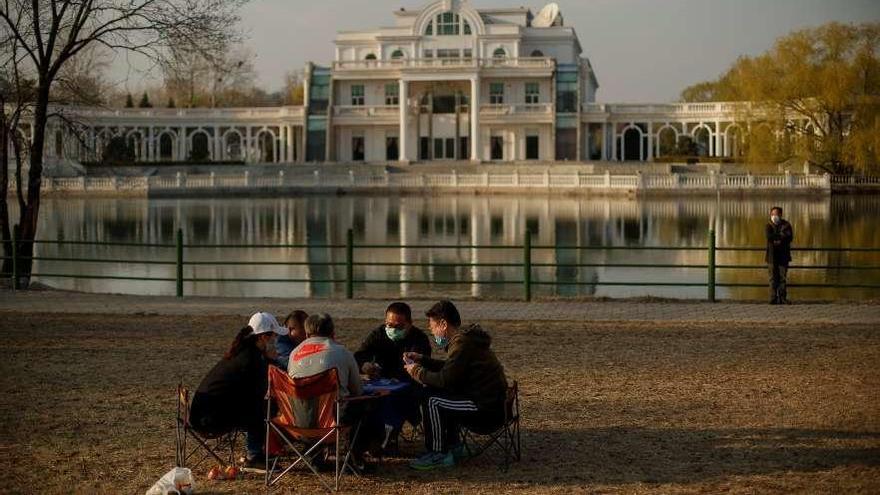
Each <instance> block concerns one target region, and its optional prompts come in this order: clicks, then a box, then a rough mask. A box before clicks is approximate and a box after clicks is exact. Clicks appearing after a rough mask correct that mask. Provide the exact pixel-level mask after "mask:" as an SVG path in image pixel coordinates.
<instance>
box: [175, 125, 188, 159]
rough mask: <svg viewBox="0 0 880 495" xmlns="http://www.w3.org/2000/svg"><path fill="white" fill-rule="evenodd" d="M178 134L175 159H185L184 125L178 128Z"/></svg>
mask: <svg viewBox="0 0 880 495" xmlns="http://www.w3.org/2000/svg"><path fill="white" fill-rule="evenodd" d="M178 136H180V139H178V140H177V160H178V161H183V160H185V159H186V127H181V128H180V129H179V130H178Z"/></svg>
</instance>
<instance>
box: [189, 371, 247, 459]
mask: <svg viewBox="0 0 880 495" xmlns="http://www.w3.org/2000/svg"><path fill="white" fill-rule="evenodd" d="M190 406H191V404H190V392H189V389H187V388H186V387H184V386H183V384H178V385H177V436H176V446H177V453H176V463H177V466H178V467H188V468H190V469H195V468H196V467H198V466H199V465H200V464H201V463H203V462H204V461H205V460H206V459H210V458H214V459H215V460H217V462H219V463H220V465H221V466H234V465H235V444H236V441H237V440H238V436H239V433H240V432H239V430H232V431H229V432H226V433H222V434H216V435H210V434H206V433H204V432H198V431H196V430H195V429H193V427H192V423H190V416H189V414H190ZM187 438H192V439H193V440H195V442H196V445H195V446H193V448H192V450H190V449H188V447H187ZM227 449H228V452H229V457H228V458H224V457H221V455H225V453H226V451H227ZM197 453H201V454H202V455H201V456H200V457H199V459H198V460H197V461H195V462H193V459H195V458H196V454H197Z"/></svg>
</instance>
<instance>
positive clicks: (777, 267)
mask: <svg viewBox="0 0 880 495" xmlns="http://www.w3.org/2000/svg"><path fill="white" fill-rule="evenodd" d="M765 231H766V234H767V253H766V255H765V258H764V261H766V262H767V269H768V271H769V275H770V304H791V302H789V300H788V292H787V290H786V283H787V279H788V265H789V263H791V241H792V239H794V231H793V230H792V228H791V224H790V223H788V222H787V221H786V220H785V219H783V218H782V208H780V207H778V206H774V207H773V208H771V209H770V221H769V222H767V226H766V227H765Z"/></svg>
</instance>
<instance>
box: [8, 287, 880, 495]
mask: <svg viewBox="0 0 880 495" xmlns="http://www.w3.org/2000/svg"><path fill="white" fill-rule="evenodd" d="M4 301H5V302H4V303H3V307H6V304H7V303H8V299H6V298H4ZM115 304H116V303H115V302H114V301H113V300H112V299H111V300H108V302H107V305H106V306H105V309H106V310H107V311H110V312H112V313H113V314H112V315H102V314H99V313H98V312H95V313H93V314H85V315H82V314H81V315H65V314H56V313H54V312H49V311H43V310H42V309H43V306H40V311H36V312H33V311H32V312H0V339H2V341H3V343H4V346H3V347H4V350H5V356H4V359H3V360H0V376H2V378H0V448H2V454H3V459H4V461H3V465H4V466H5V473H6V474H7V476H6V481H5V482H4V486H3V489H2V490H0V491H4V492H12V493H72V492H76V493H94V492H97V493H142V492H143V491H144V490H146V488H147V487H148V486H149V485H150V484H151V483H152V482H153V481H154V480H155V479H156V478H157V477H158V476H159V475H161V474H162V473H164V472H165V471H166V470H167V469H168V468H169V467H170V466H171V465H172V463H173V457H174V454H173V452H174V446H173V428H174V387H175V386H176V384H177V382H178V380H180V379H183V380H184V382H186V383H189V384H191V385H196V384H197V383H198V381H199V379H200V378H201V376H202V375H203V374H204V373H205V372H206V371H207V370H208V369H209V368H210V366H211V365H212V364H213V363H214V362H215V361H216V360H217V359H218V358H219V357H220V355H221V354H222V352H223V350H224V348H225V347H226V346H227V345H228V343H229V341H230V340H231V339H232V336H233V334H234V332H235V331H236V329H238V328H239V327H240V326H241V325H242V324H243V323H244V321H245V319H244V318H242V317H240V316H208V315H207V314H214V313H207V314H206V315H205V316H186V315H132V314H131V313H129V311H130V310H131V309H132V308H127V307H126V308H125V310H124V311H119V308H118V307H116V306H115ZM695 306H701V305H695ZM358 307H359V306H358ZM465 307H466V306H465ZM740 307H746V308H748V307H749V306H748V305H745V306H743V305H740ZM273 308H274V307H273ZM755 308H756V309H763V308H762V307H757V306H755ZM91 309H92V310H94V308H91ZM222 309H223V310H224V311H222V312H223V313H225V312H226V311H227V310H228V311H230V312H234V313H238V312H239V311H243V310H245V309H246V308H244V307H238V306H234V305H232V306H224V307H223V308H222ZM179 310H180V309H179V308H175V309H174V311H179ZM379 311H380V312H381V309H380V310H379ZM463 312H464V311H463ZM372 313H375V308H371V309H370V314H372ZM347 314H348V313H346V315H347ZM464 314H465V316H466V319H468V320H469V319H470V318H469V317H467V316H469V314H468V313H466V312H464ZM745 316H748V315H745ZM377 321H378V320H363V319H358V320H354V319H342V320H340V321H339V322H338V328H339V334H340V339H341V340H342V342H343V343H345V344H346V345H348V346H349V347H351V346H353V345H356V344H357V342H358V341H359V340H360V339H361V338H362V337H363V336H364V335H365V334H366V332H367V331H368V329H370V328H371V327H372V326H373V325H374V324H376V323H377ZM529 321H531V322H533V323H522V322H512V321H497V320H496V321H483V323H484V326H485V327H486V328H488V329H489V330H490V331H491V333H492V334H493V336H494V339H495V343H494V347H495V348H496V352H497V353H498V355H499V357H500V359H501V360H502V362H503V363H504V364H505V366H506V369H507V372H508V376H509V378H510V379H516V380H518V381H519V382H520V384H521V388H522V409H523V415H524V420H523V421H524V423H523V428H524V432H523V448H524V458H523V461H522V462H521V463H519V464H517V465H514V467H513V468H512V469H511V470H510V471H509V472H508V473H500V472H499V471H498V470H496V469H495V468H494V467H493V466H492V465H490V464H489V463H488V461H485V460H479V461H475V462H474V463H472V464H470V465H466V466H462V467H458V468H456V469H455V470H454V471H452V472H449V471H446V472H439V473H438V472H434V473H428V474H424V473H416V472H413V471H411V470H409V469H408V468H407V467H406V459H403V458H401V459H391V460H389V461H387V462H386V463H385V465H383V466H382V468H381V470H380V472H379V473H378V474H376V475H375V476H372V477H370V478H367V479H364V480H360V481H351V480H349V484H348V485H347V487H346V490H345V491H347V492H351V493H354V492H360V493H416V494H422V493H424V494H428V493H438V492H439V493H465V492H466V493H526V492H529V493H572V492H597V491H599V492H603V493H697V492H714V493H717V492H732V493H755V492H780V491H797V492H825V493H831V492H835V493H859V492H861V493H877V492H878V491H880V400H878V397H880V395H878V391H880V374H878V373H877V371H876V370H877V369H878V367H880V332H878V327H877V325H875V324H842V323H837V324H822V323H811V324H804V323H797V324H785V325H780V324H775V325H767V324H763V325H754V324H740V323H732V322H727V323H720V324H719V323H713V324H706V323H690V322H676V321H661V322H655V323H638V322H616V323H602V322H589V321H580V322H554V321H542V320H541V319H540V318H531V319H529ZM403 448H404V453H405V454H407V455H416V454H418V453H419V452H421V446H420V445H417V444H404V445H403ZM204 471H205V469H200V470H198V471H197V472H196V476H197V481H198V482H199V483H200V489H199V493H260V492H262V491H263V486H262V483H261V480H260V479H250V480H245V481H239V482H232V483H229V482H208V481H206V480H205V473H204ZM286 492H290V493H317V492H318V486H317V485H316V484H315V482H314V481H313V480H311V479H310V478H308V477H306V476H305V475H297V476H295V477H293V478H291V479H290V480H289V481H287V482H286V483H285V484H284V485H283V487H282V489H280V490H277V491H275V492H274V493H286Z"/></svg>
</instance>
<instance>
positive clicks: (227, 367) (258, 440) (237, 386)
mask: <svg viewBox="0 0 880 495" xmlns="http://www.w3.org/2000/svg"><path fill="white" fill-rule="evenodd" d="M279 335H287V329H286V328H284V327H283V326H281V325H279V324H278V321H277V320H276V319H275V317H274V316H272V315H270V314H269V313H256V314H255V315H253V316H251V319H250V321H249V322H248V326H246V327H244V328H242V329H241V330H240V331H239V332H238V335H236V336H235V340H233V341H232V345H231V346H230V347H229V350H228V351H226V354H225V355H224V356H223V359H221V360H220V361H219V362H218V363H217V364H216V365H214V367H213V368H211V371H209V372H208V374H207V375H206V376H205V378H204V379H202V383H201V384H199V388H198V389H197V390H196V393H195V395H194V396H193V401H192V408H191V411H190V421H191V422H192V426H193V428H194V429H195V430H196V431H198V432H202V433H207V434H223V433H227V432H230V431H232V430H234V429H241V430H244V431H245V433H246V437H245V442H246V448H247V458H246V459H245V465H246V466H247V467H260V466H264V462H265V458H264V457H263V455H262V454H263V440H264V438H265V436H266V422H265V420H266V411H265V406H266V389H267V388H268V387H269V383H268V371H269V361H270V360H272V359H274V358H275V356H276V352H275V340H276V339H277V337H278V336H279Z"/></svg>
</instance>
